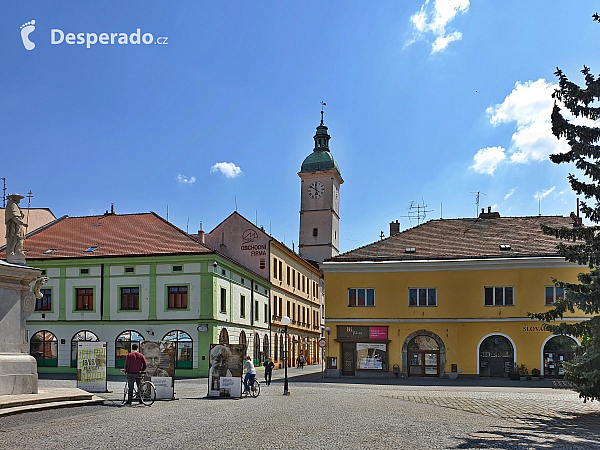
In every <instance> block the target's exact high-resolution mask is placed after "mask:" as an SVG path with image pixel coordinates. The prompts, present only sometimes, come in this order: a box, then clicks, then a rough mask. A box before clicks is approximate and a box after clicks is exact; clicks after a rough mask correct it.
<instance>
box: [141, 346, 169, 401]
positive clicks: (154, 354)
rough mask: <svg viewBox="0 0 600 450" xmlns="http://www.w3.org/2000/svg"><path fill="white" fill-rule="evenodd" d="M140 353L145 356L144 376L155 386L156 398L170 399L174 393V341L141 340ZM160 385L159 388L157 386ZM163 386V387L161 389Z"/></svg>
mask: <svg viewBox="0 0 600 450" xmlns="http://www.w3.org/2000/svg"><path fill="white" fill-rule="evenodd" d="M140 353H141V354H142V355H144V357H145V358H146V364H147V367H146V376H147V377H150V381H152V383H153V384H154V387H155V388H156V398H157V399H162V400H171V399H173V395H174V383H173V379H174V378H175V342H171V341H142V342H141V343H140ZM157 383H159V385H160V386H161V389H160V390H159V386H157ZM163 388H164V389H163Z"/></svg>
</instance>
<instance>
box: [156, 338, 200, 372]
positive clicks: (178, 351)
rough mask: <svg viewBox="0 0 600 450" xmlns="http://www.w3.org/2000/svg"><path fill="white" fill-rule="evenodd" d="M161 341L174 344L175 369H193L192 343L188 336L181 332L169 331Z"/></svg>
mask: <svg viewBox="0 0 600 450" xmlns="http://www.w3.org/2000/svg"><path fill="white" fill-rule="evenodd" d="M162 340H163V341H167V342H174V343H175V368H176V369H193V368H194V343H193V341H192V337H191V336H190V335H189V334H187V333H186V332H185V331H181V330H174V331H169V332H168V333H167V334H165V336H164V337H163V339H162Z"/></svg>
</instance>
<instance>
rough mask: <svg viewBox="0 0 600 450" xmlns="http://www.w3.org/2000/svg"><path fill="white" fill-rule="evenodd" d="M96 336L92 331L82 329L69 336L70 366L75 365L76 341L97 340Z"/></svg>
mask: <svg viewBox="0 0 600 450" xmlns="http://www.w3.org/2000/svg"><path fill="white" fill-rule="evenodd" d="M99 340H100V339H98V336H96V334H94V333H92V332H91V331H87V330H83V331H80V332H78V333H75V335H74V336H73V337H72V338H71V367H77V342H79V341H87V342H98V341H99Z"/></svg>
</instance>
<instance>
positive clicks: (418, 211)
mask: <svg viewBox="0 0 600 450" xmlns="http://www.w3.org/2000/svg"><path fill="white" fill-rule="evenodd" d="M421 202H422V204H421V205H419V204H418V203H417V202H415V201H411V202H410V205H408V208H406V209H407V210H408V214H407V215H406V216H400V217H408V221H409V222H410V224H411V226H412V219H417V225H420V224H421V220H425V218H426V217H427V213H428V212H432V211H433V209H427V206H428V205H426V204H425V200H423V199H421Z"/></svg>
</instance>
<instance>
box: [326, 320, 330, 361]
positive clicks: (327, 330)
mask: <svg viewBox="0 0 600 450" xmlns="http://www.w3.org/2000/svg"><path fill="white" fill-rule="evenodd" d="M325 331H326V332H327V347H329V333H330V332H331V328H329V327H325ZM327 353H329V348H327ZM325 356H326V358H325V359H327V355H325Z"/></svg>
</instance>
